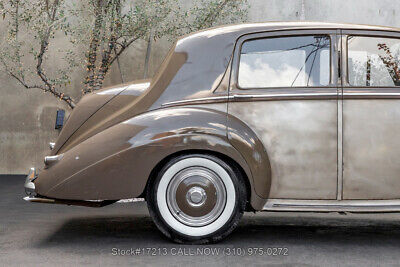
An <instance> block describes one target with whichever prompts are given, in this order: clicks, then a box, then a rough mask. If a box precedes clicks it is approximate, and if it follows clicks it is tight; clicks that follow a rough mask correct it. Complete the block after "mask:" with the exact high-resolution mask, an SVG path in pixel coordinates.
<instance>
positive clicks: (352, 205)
mask: <svg viewBox="0 0 400 267" xmlns="http://www.w3.org/2000/svg"><path fill="white" fill-rule="evenodd" d="M263 211H305V212H306V211H308V212H342V211H343V212H400V199H399V200H291V199H269V200H268V201H267V203H266V204H265V205H264V208H263Z"/></svg>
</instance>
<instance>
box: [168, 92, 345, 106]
mask: <svg viewBox="0 0 400 267" xmlns="http://www.w3.org/2000/svg"><path fill="white" fill-rule="evenodd" d="M337 95H338V94H337V92H331V93H330V92H326V93H317V92H316V93H293V94H282V93H273V94H242V95H241V94H234V95H232V96H215V97H203V98H194V99H186V100H179V101H172V102H167V103H164V104H161V106H163V107H165V106H175V105H186V104H203V103H216V102H224V101H228V100H234V101H236V100H238V101H246V100H275V99H276V100H280V99H291V98H295V99H302V98H309V97H310V98H314V97H315V98H321V97H336V96H337Z"/></svg>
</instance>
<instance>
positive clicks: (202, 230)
mask: <svg viewBox="0 0 400 267" xmlns="http://www.w3.org/2000/svg"><path fill="white" fill-rule="evenodd" d="M147 204H148V207H149V212H150V215H151V216H152V218H153V221H154V222H155V224H156V225H157V227H158V228H159V229H160V230H161V232H163V233H164V234H165V235H166V236H167V237H169V238H171V239H172V240H174V241H176V242H179V243H208V242H216V241H219V240H221V239H222V238H224V237H225V236H227V235H228V234H229V233H230V232H232V231H233V229H234V228H235V227H236V226H237V224H238V222H239V220H240V218H241V216H242V215H243V212H244V209H245V205H246V188H245V186H244V183H243V180H242V177H241V175H240V172H239V171H238V170H237V169H236V167H235V166H230V165H228V164H227V163H226V162H224V161H223V160H221V159H220V158H217V157H215V156H212V155H203V154H192V155H181V156H178V157H176V158H173V159H172V160H170V161H169V162H168V163H167V164H165V166H164V167H163V168H162V169H161V170H160V172H159V173H158V175H157V176H156V177H155V179H154V180H153V181H151V184H150V185H149V186H148V190H147Z"/></svg>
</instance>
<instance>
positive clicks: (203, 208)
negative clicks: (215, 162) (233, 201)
mask: <svg viewBox="0 0 400 267" xmlns="http://www.w3.org/2000/svg"><path fill="white" fill-rule="evenodd" d="M166 198H167V206H168V208H169V210H170V212H171V213H172V215H173V216H174V217H175V218H176V219H177V220H178V221H180V222H181V223H184V224H186V225H189V226H195V227H200V226H205V225H208V224H210V223H212V222H214V221H215V220H216V219H218V217H219V216H220V215H221V213H222V212H223V210H224V208H225V204H226V189H225V186H224V183H223V181H222V180H221V178H220V177H219V176H218V175H217V174H216V173H215V172H213V171H212V170H210V169H208V168H205V167H189V168H186V169H183V170H181V171H180V172H178V173H176V174H175V175H174V177H173V178H172V179H171V181H170V183H169V185H168V187H167V195H166Z"/></svg>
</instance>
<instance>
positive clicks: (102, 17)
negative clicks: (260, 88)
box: [0, 0, 247, 108]
mask: <svg viewBox="0 0 400 267" xmlns="http://www.w3.org/2000/svg"><path fill="white" fill-rule="evenodd" d="M185 6H188V5H185ZM0 13H1V14H2V17H3V20H4V21H6V22H7V23H8V34H7V36H6V39H5V40H3V44H4V45H2V49H1V52H0V61H1V63H2V65H3V67H4V69H5V71H6V72H7V73H8V74H9V75H10V76H11V77H13V78H14V79H15V80H17V81H18V82H19V83H20V84H21V85H22V86H23V87H25V88H26V89H34V88H35V89H40V90H42V91H44V92H46V93H50V94H52V95H54V96H55V97H57V98H59V99H60V100H62V101H65V102H66V103H67V104H68V105H69V106H70V107H71V108H73V107H74V106H75V101H74V100H73V99H72V98H71V97H70V96H68V95H66V94H65V93H64V92H65V89H66V88H67V87H68V86H71V73H72V72H73V71H74V70H76V69H78V68H79V67H80V66H86V75H85V79H84V81H83V85H84V86H83V88H82V93H83V94H86V93H89V92H92V91H94V90H98V89H100V88H102V86H103V83H104V79H105V77H106V75H107V74H108V73H109V70H110V67H111V66H112V64H114V63H115V62H116V61H118V59H119V58H120V57H121V55H122V54H123V53H124V52H125V51H126V50H127V48H129V47H130V46H132V45H133V44H135V42H137V41H139V40H148V38H149V36H150V33H151V36H152V38H153V39H154V40H157V39H159V38H161V37H163V36H169V37H175V36H178V35H182V34H186V33H189V32H193V31H197V30H200V29H204V28H208V27H211V26H214V25H219V24H227V23H233V22H239V21H243V20H244V19H245V18H246V16H247V0H193V2H192V3H191V5H189V6H188V7H187V8H182V5H181V3H180V1H179V0H136V1H127V0H83V1H72V0H71V1H66V0H0ZM21 34H24V35H25V36H29V37H31V38H29V42H28V41H27V38H20V35H21ZM60 36H63V38H67V40H68V41H67V42H68V44H66V45H65V47H62V48H58V50H57V53H59V56H60V57H59V58H60V59H61V60H63V63H65V64H58V65H57V66H54V64H53V65H52V64H46V59H47V56H48V53H49V50H50V49H54V47H52V46H51V43H52V41H53V40H54V39H57V38H61V37H60ZM82 47H83V48H85V49H84V50H83V52H79V51H81V49H79V48H82Z"/></svg>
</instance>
